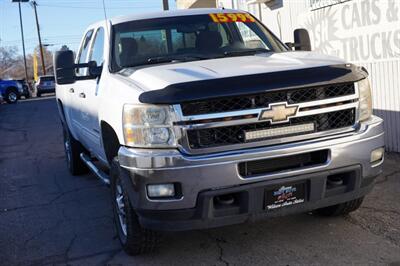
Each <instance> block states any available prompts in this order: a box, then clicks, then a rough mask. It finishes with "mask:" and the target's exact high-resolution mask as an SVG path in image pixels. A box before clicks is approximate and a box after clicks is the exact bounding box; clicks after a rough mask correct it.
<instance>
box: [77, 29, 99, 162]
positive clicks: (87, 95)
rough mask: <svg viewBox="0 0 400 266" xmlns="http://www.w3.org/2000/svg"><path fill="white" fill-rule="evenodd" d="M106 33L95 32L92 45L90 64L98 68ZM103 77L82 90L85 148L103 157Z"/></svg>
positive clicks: (84, 83)
mask: <svg viewBox="0 0 400 266" xmlns="http://www.w3.org/2000/svg"><path fill="white" fill-rule="evenodd" d="M104 41H105V32H104V28H103V27H99V28H97V29H96V30H95V33H94V38H93V40H92V42H91V45H90V50H89V56H88V62H89V61H96V63H97V65H98V66H102V65H103V61H104V46H105V42H104ZM100 80H101V76H100V77H98V78H96V79H90V80H85V81H82V82H81V84H80V90H81V91H82V93H83V97H81V102H82V108H81V118H82V128H81V134H82V137H83V138H84V139H83V141H82V142H83V143H84V145H85V147H86V148H87V149H88V150H90V152H92V153H94V154H95V155H97V156H101V154H102V153H101V151H102V145H101V141H100V123H99V115H98V110H99V93H100Z"/></svg>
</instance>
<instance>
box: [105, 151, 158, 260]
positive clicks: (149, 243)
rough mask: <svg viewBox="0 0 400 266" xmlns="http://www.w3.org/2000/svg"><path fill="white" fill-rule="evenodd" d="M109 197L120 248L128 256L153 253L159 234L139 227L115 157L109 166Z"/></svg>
mask: <svg viewBox="0 0 400 266" xmlns="http://www.w3.org/2000/svg"><path fill="white" fill-rule="evenodd" d="M111 195H112V205H113V213H114V220H115V226H116V229H117V232H118V237H119V240H120V242H121V245H122V248H123V249H124V250H125V252H126V253H127V254H129V255H139V254H143V253H148V252H152V251H154V250H155V249H156V248H157V247H158V244H159V238H160V235H159V233H157V232H155V231H152V230H149V229H145V228H143V227H141V225H140V223H139V219H138V216H137V214H136V212H135V211H134V209H133V208H132V205H131V203H130V201H129V198H128V194H127V192H126V191H125V189H124V186H123V184H122V180H121V178H120V166H119V162H118V159H117V157H115V158H114V159H113V161H112V165H111Z"/></svg>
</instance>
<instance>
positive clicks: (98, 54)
mask: <svg viewBox="0 0 400 266" xmlns="http://www.w3.org/2000/svg"><path fill="white" fill-rule="evenodd" d="M103 53H104V29H103V28H99V29H98V30H97V32H96V36H95V37H94V40H93V44H92V49H91V50H90V59H89V61H95V62H96V63H97V65H98V66H101V65H102V64H103V60H104V58H103Z"/></svg>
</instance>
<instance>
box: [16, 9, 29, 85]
mask: <svg viewBox="0 0 400 266" xmlns="http://www.w3.org/2000/svg"><path fill="white" fill-rule="evenodd" d="M18 9H19V23H20V24H21V37H22V52H23V55H24V67H25V79H26V82H28V68H27V66H26V54H25V39H24V27H23V26H22V14H21V2H18Z"/></svg>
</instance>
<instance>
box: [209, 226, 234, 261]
mask: <svg viewBox="0 0 400 266" xmlns="http://www.w3.org/2000/svg"><path fill="white" fill-rule="evenodd" d="M206 235H207V236H208V238H209V239H211V240H212V241H214V242H215V244H216V245H217V247H218V251H219V254H218V260H219V261H220V262H222V263H223V264H225V265H227V266H228V265H230V263H229V261H227V260H225V259H224V248H223V246H222V244H226V243H228V242H227V241H226V240H225V239H224V238H223V237H214V236H213V235H211V233H210V232H209V231H207V232H206Z"/></svg>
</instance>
